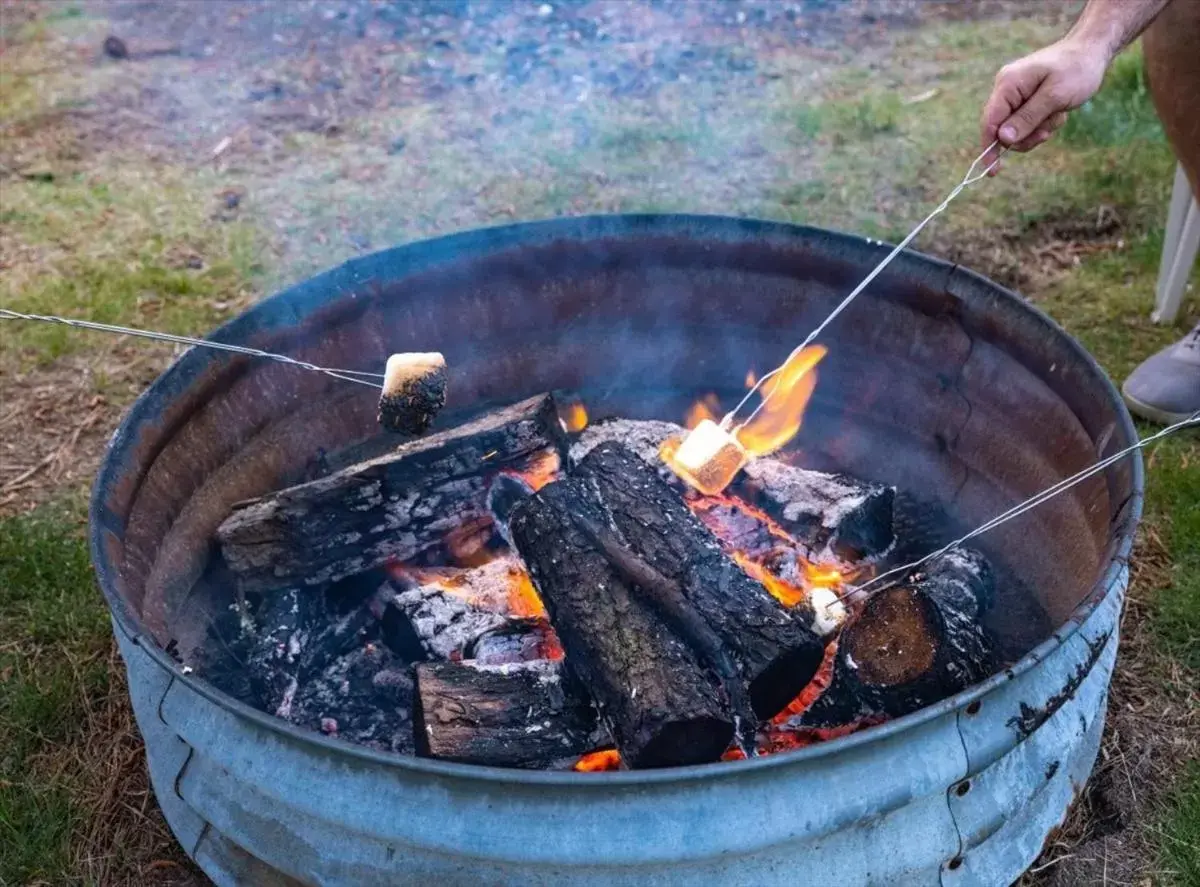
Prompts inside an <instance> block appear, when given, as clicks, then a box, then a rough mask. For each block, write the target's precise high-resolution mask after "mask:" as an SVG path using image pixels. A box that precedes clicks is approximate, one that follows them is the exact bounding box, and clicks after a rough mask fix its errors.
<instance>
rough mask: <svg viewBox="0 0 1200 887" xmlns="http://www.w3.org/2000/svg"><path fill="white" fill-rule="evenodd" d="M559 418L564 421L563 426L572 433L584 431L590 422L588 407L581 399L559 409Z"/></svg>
mask: <svg viewBox="0 0 1200 887" xmlns="http://www.w3.org/2000/svg"><path fill="white" fill-rule="evenodd" d="M558 418H559V421H560V422H562V424H563V428H565V429H566V430H567V431H569V432H571V433H572V434H574V433H576V432H579V431H583V429H585V428H587V424H588V414H587V407H585V406H584V405H583V404H582V403H581V402H580V401H575V402H574V403H570V404H567V405H566V406H563V407H561V408H560V409H559V411H558Z"/></svg>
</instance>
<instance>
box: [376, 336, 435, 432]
mask: <svg viewBox="0 0 1200 887" xmlns="http://www.w3.org/2000/svg"><path fill="white" fill-rule="evenodd" d="M446 380H447V375H446V358H445V357H443V356H442V355H441V354H440V353H438V352H436V351H432V352H427V353H408V354H393V355H392V356H391V357H389V358H388V362H387V369H386V370H384V378H383V393H382V394H381V395H380V397H379V423H380V424H381V425H382V426H383V427H384V428H386V429H387V430H388V431H400V432H403V433H405V434H420V433H421V432H423V431H425V430H426V429H427V428H429V425H430V423H431V422H433V417H434V416H436V415H437V413H438V410H440V409H441V408H442V407H443V406H445V404H446Z"/></svg>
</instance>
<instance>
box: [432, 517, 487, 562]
mask: <svg viewBox="0 0 1200 887" xmlns="http://www.w3.org/2000/svg"><path fill="white" fill-rule="evenodd" d="M492 533H493V528H492V519H491V518H490V517H482V518H478V519H476V520H473V521H465V522H464V523H462V524H459V525H458V526H457V527H455V528H454V529H453V530H451V531H450V532H449V533H447V534H446V538H445V541H444V543H443V544H444V545H445V546H446V552H447V554H448V555H449V557H450V560H451V562H452V563H453V564H454V566H456V567H480V566H483V565H484V564H486V563H487V562H488V561H490V560H492V558H494V557H495V555H494V554H493V553H492V552H491V551H490V550H488V547H487V544H488V542H489V541H490V540H491V538H492Z"/></svg>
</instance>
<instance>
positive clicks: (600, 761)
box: [573, 748, 621, 773]
mask: <svg viewBox="0 0 1200 887" xmlns="http://www.w3.org/2000/svg"><path fill="white" fill-rule="evenodd" d="M573 769H575V770H576V771H578V772H579V773H603V772H605V771H608V770H620V769H621V756H620V754H618V753H617V750H616V749H615V748H606V749H604V750H603V751H593V752H588V753H587V754H586V755H584V756H583V757H582V758H580V759H579V760H578V761H576V762H575V767H574V768H573Z"/></svg>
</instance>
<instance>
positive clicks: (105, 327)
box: [0, 308, 383, 388]
mask: <svg viewBox="0 0 1200 887" xmlns="http://www.w3.org/2000/svg"><path fill="white" fill-rule="evenodd" d="M0 319H5V320H35V321H40V322H42V323H58V324H62V325H64V326H69V327H76V328H78V329H84V330H97V331H99V332H102V333H117V334H118V335H122V336H140V337H141V338H143V339H154V340H155V341H158V342H173V343H174V344H176V345H192V346H196V347H198V348H213V349H216V350H217V351H231V352H233V353H234V354H245V355H248V356H250V357H265V358H267V359H268V360H274V361H278V362H279V363H286V364H290V365H292V366H296V367H300V368H301V369H305V370H312V371H314V372H318V373H324V374H325V375H327V376H332V377H333V378H335V379H343V380H345V381H346V382H357V383H358V384H359V385H367V386H370V387H371V388H383V384H382V382H373V381H370V380H372V379H383V373H368V372H364V371H362V370H342V369H334V368H332V367H323V366H318V365H317V364H315V363H309V362H308V361H306V360H297V359H296V358H294V357H288V356H287V355H286V354H274V353H273V352H270V351H263V350H261V349H259V348H248V347H246V346H245V345H229V344H226V343H225V342H213V341H211V340H209V339H194V338H192V337H191V336H177V335H175V334H174V333H159V332H154V331H152V330H140V329H135V328H134V327H128V326H116V325H115V324H110V323H96V322H95V321H92V320H73V319H71V318H68V317H55V316H54V315H50V314H22V313H21V312H19V311H11V310H9V309H8V308H0Z"/></svg>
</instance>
